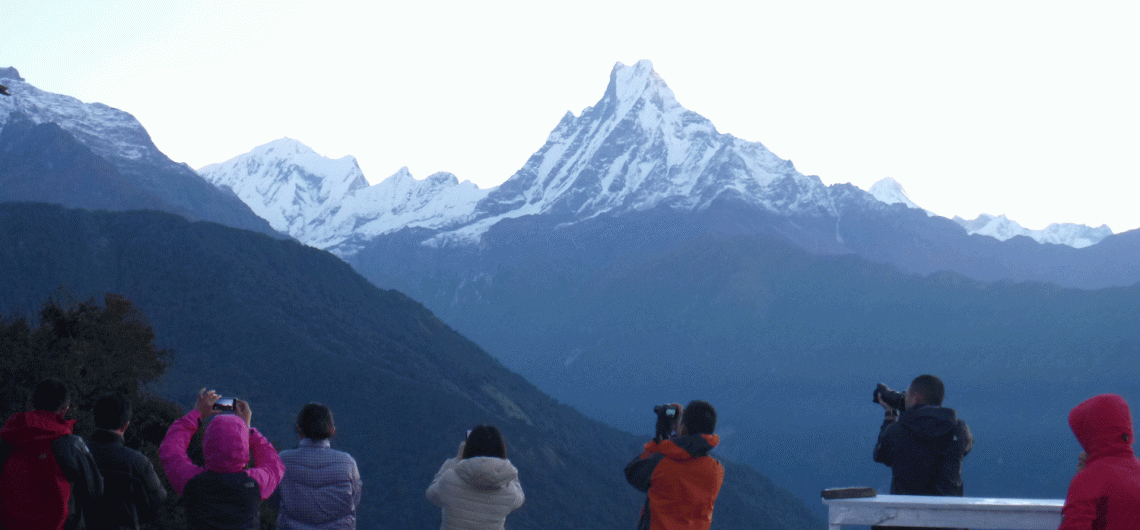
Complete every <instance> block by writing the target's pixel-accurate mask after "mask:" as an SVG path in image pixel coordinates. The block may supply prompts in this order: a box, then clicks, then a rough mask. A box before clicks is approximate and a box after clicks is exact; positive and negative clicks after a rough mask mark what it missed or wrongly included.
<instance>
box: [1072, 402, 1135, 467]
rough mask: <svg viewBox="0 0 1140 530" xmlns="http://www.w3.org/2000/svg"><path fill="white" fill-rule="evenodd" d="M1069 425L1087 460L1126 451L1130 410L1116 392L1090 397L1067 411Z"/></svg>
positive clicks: (1129, 449) (1128, 444) (1130, 443)
mask: <svg viewBox="0 0 1140 530" xmlns="http://www.w3.org/2000/svg"><path fill="white" fill-rule="evenodd" d="M1069 427H1071V428H1072V429H1073V434H1075V435H1076V436H1077V441H1078V442H1080V443H1081V448H1082V449H1084V450H1085V452H1086V453H1088V456H1087V457H1086V458H1087V459H1089V460H1092V459H1095V458H1098V457H1100V456H1101V455H1103V454H1106V453H1122V452H1130V451H1131V446H1132V412H1131V411H1130V410H1129V409H1128V402H1126V401H1124V398H1123V397H1120V396H1118V395H1116V394H1101V395H1099V396H1093V397H1091V398H1089V399H1086V400H1085V401H1083V402H1081V404H1080V405H1077V406H1076V407H1073V410H1071V411H1070V412H1069Z"/></svg>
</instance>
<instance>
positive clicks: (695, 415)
mask: <svg viewBox="0 0 1140 530" xmlns="http://www.w3.org/2000/svg"><path fill="white" fill-rule="evenodd" d="M681 423H682V424H684V425H685V432H687V433H689V434H712V433H713V432H715V431H716V409H714V408H713V406H712V405H711V404H710V403H709V402H708V401H702V400H699V399H695V400H693V401H690V402H689V404H688V405H685V410H684V411H682V413H681Z"/></svg>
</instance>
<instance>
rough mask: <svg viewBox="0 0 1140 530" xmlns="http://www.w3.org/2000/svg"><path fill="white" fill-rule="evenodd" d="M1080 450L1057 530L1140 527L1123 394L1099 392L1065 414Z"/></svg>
mask: <svg viewBox="0 0 1140 530" xmlns="http://www.w3.org/2000/svg"><path fill="white" fill-rule="evenodd" d="M1069 426H1070V427H1072V429H1073V434H1075V435H1076V436H1077V441H1079V442H1080V443H1081V447H1082V448H1083V449H1084V450H1085V452H1084V453H1081V459H1080V465H1079V466H1078V469H1079V471H1077V474H1076V476H1074V477H1073V481H1072V482H1071V483H1070V484H1069V494H1068V496H1067V497H1066V498H1065V507H1064V508H1062V509H1061V514H1062V515H1063V516H1064V519H1063V520H1062V522H1061V527H1060V529H1059V530H1092V529H1095V528H1103V529H1105V530H1135V529H1136V528H1140V461H1138V460H1137V459H1136V456H1135V454H1133V452H1132V440H1133V438H1132V414H1131V413H1130V412H1129V410H1128V403H1127V402H1125V401H1124V398H1122V397H1120V396H1118V395H1115V394H1101V395H1099V396H1095V397H1092V398H1089V399H1087V400H1085V401H1084V402H1083V403H1081V404H1080V405H1077V406H1076V407H1074V408H1073V410H1072V411H1071V412H1069Z"/></svg>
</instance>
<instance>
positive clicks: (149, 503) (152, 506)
mask: <svg viewBox="0 0 1140 530" xmlns="http://www.w3.org/2000/svg"><path fill="white" fill-rule="evenodd" d="M139 461H140V462H139V464H138V468H137V469H136V470H135V473H136V479H137V480H138V481H140V484H138V486H139V487H138V488H137V489H136V490H135V495H136V498H135V507H136V508H137V509H138V516H139V522H140V523H149V522H151V521H154V520H155V519H157V518H158V507H159V506H160V505H162V501H164V500H166V488H164V487H162V481H161V480H159V478H158V474H157V473H155V472H154V465H153V464H151V463H150V460H148V459H147V458H145V457H143V458H140V459H139Z"/></svg>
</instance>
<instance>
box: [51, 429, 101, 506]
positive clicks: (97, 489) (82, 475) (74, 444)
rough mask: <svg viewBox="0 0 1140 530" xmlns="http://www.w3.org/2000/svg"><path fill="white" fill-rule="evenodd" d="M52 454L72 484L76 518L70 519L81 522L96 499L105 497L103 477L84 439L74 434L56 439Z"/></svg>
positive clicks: (52, 446) (53, 443)
mask: <svg viewBox="0 0 1140 530" xmlns="http://www.w3.org/2000/svg"><path fill="white" fill-rule="evenodd" d="M51 452H52V454H53V455H55V461H56V462H58V463H59V469H60V471H62V472H63V476H64V477H67V481H68V482H70V483H71V496H72V497H73V498H74V499H75V510H76V513H75V517H74V518H72V517H69V518H68V519H69V520H71V519H74V520H77V521H80V522H81V521H82V520H83V511H84V509H85V508H86V507H88V506H91V503H92V502H93V500H94V499H97V498H99V497H102V496H103V475H101V474H99V468H98V467H97V466H96V465H95V458H94V457H92V456H91V451H89V450H88V449H87V444H85V443H83V438H80V437H78V436H75V435H74V434H71V435H67V436H60V437H59V438H56V440H55V441H54V442H52V443H51ZM80 524H82V523H80Z"/></svg>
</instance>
